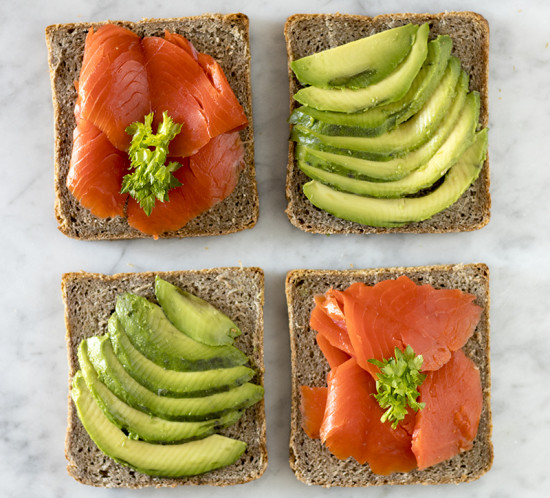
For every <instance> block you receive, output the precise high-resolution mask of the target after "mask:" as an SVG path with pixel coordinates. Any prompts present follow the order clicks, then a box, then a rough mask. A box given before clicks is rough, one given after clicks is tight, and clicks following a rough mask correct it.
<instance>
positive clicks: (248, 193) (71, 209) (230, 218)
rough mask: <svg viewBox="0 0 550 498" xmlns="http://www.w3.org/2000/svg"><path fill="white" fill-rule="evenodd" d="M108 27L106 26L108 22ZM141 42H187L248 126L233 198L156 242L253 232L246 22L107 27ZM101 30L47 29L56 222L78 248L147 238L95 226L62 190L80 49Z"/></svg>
mask: <svg viewBox="0 0 550 498" xmlns="http://www.w3.org/2000/svg"><path fill="white" fill-rule="evenodd" d="M108 22H111V21H108ZM112 22H114V23H115V24H119V25H121V26H124V27H125V28H128V29H130V30H132V31H134V32H136V33H137V34H138V35H140V36H163V35H164V30H165V29H168V30H169V31H172V32H174V33H179V34H182V35H184V36H185V37H186V38H188V39H189V40H190V41H191V42H192V43H193V44H194V46H195V47H196V48H197V50H198V51H200V52H205V53H208V54H210V55H211V56H212V57H214V58H215V59H216V60H217V61H218V62H219V63H220V65H221V66H222V68H223V70H224V72H225V75H226V76H227V79H228V81H229V83H230V85H231V87H232V88H233V91H234V92H235V95H236V96H237V99H238V100H239V102H240V103H241V105H242V106H243V109H244V111H245V113H246V116H247V118H248V122H249V124H248V126H247V127H246V128H245V129H244V130H242V131H241V138H242V140H243V142H244V146H245V169H244V171H243V172H242V173H241V176H240V179H239V182H238V184H237V186H236V188H235V190H234V191H233V193H232V194H231V195H230V196H229V197H228V198H227V199H225V200H224V201H222V202H220V203H219V204H217V205H216V206H214V207H213V208H212V209H210V210H209V211H207V212H205V213H203V214H201V215H199V216H198V217H196V218H194V219H193V220H191V221H189V223H187V224H186V225H185V226H184V227H183V228H181V229H179V230H177V231H174V232H167V233H165V234H162V235H160V236H159V237H161V238H173V237H195V236H202V235H222V234H227V233H232V232H237V231H240V230H244V229H247V228H252V227H253V226H254V225H255V224H256V222H257V220H258V215H259V214H258V212H259V202H258V192H257V187H256V172H255V167H254V130H253V123H252V94H251V86H250V47H249V32H248V17H247V16H245V15H244V14H228V15H222V14H208V15H203V16H195V17H181V18H175V19H144V20H142V21H139V22H135V23H133V22H125V21H112ZM102 24H105V23H78V24H56V25H52V26H48V27H47V28H46V44H47V46H48V61H49V67H50V76H51V84H52V95H53V107H54V132H55V151H54V154H55V178H54V184H55V215H56V218H57V221H58V228H59V230H60V231H61V232H63V233H64V234H65V235H68V236H69V237H73V238H76V239H83V240H95V239H135V238H146V237H150V236H149V235H146V234H144V233H141V232H140V231H138V230H136V229H134V228H132V227H130V226H129V225H128V223H127V222H126V219H125V218H121V217H114V218H108V219H100V218H97V217H95V216H93V215H92V214H91V213H90V212H89V211H88V210H87V209H85V208H83V207H81V206H80V204H79V203H78V201H77V200H76V199H75V198H74V197H73V196H72V194H71V193H70V192H69V191H68V189H67V187H66V184H65V183H66V178H67V173H68V170H69V163H70V159H71V152H72V144H73V130H74V128H75V127H76V122H75V118H74V105H75V102H76V90H75V87H74V82H75V81H77V80H78V77H79V74H80V67H81V64H82V56H83V53H84V42H85V39H86V34H87V33H88V30H89V28H90V27H99V26H101V25H102Z"/></svg>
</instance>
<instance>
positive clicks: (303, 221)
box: [284, 12, 491, 234]
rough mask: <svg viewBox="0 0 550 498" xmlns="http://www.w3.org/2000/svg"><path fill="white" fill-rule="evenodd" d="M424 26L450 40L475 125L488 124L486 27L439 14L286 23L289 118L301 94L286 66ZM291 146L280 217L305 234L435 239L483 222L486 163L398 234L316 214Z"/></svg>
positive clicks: (315, 17) (466, 15) (307, 17)
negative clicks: (475, 105) (454, 195)
mask: <svg viewBox="0 0 550 498" xmlns="http://www.w3.org/2000/svg"><path fill="white" fill-rule="evenodd" d="M425 22H429V23H430V38H435V37H437V36H438V35H442V34H447V35H449V36H450V37H451V38H452V40H453V51H452V54H453V55H455V56H457V57H459V58H460V60H461V62H462V67H463V68H464V69H465V70H466V72H467V73H468V74H469V75H470V90H477V91H479V92H480V96H481V112H480V119H479V124H480V126H481V127H482V128H485V127H486V126H487V124H488V120H489V117H488V116H489V115H488V104H489V97H488V79H489V25H488V23H487V21H486V19H485V18H483V17H482V16H481V15H479V14H476V13H474V12H445V13H441V14H385V15H379V16H376V17H367V16H358V15H344V14H297V15H294V16H291V17H289V18H288V19H287V21H286V24H285V30H284V33H285V39H286V47H287V54H288V63H289V66H288V76H289V80H290V112H292V111H293V110H294V109H295V108H296V107H297V106H298V103H297V102H296V101H295V100H294V99H293V98H292V96H293V95H294V94H295V93H296V92H297V91H298V90H299V89H300V88H301V85H300V83H299V82H298V80H297V79H296V77H295V76H294V73H293V72H292V70H291V69H290V63H291V62H292V61H294V60H296V59H300V58H302V57H305V56H307V55H311V54H314V53H316V52H320V51H322V50H326V49H329V48H334V47H337V46H339V45H343V44H344V43H348V42H351V41H354V40H357V39H359V38H364V37H366V36H370V35H373V34H375V33H378V32H380V31H384V30H386V29H390V28H395V27H398V26H401V25H404V24H408V23H414V24H423V23H425ZM294 151H295V142H293V141H290V142H289V151H288V166H287V179H286V197H287V202H288V204H287V209H286V214H287V216H288V218H289V220H290V222H291V223H292V224H293V225H294V226H296V227H298V228H300V229H301V230H304V231H306V232H313V233H323V234H336V233H361V234H367V233H396V232H401V233H402V232H405V233H440V232H463V231H471V230H477V229H479V228H481V227H483V226H485V225H486V224H487V223H488V222H489V217H490V209H491V199H490V195H489V159H488V158H487V160H486V161H485V165H484V167H483V170H482V172H481V174H480V175H479V178H478V179H477V181H476V182H474V184H473V185H472V186H471V187H470V188H469V189H468V190H467V191H466V192H465V193H464V194H463V195H462V197H461V198H460V199H459V200H458V201H457V202H456V203H455V204H453V205H452V206H451V207H449V208H447V209H445V210H444V211H441V212H440V213H438V214H436V215H435V216H434V217H432V218H430V219H428V220H425V221H422V222H417V223H411V224H408V225H405V226H403V227H398V228H381V227H380V228H379V227H371V226H366V225H361V224H359V223H354V222H351V221H346V220H343V219H340V218H337V217H335V216H333V215H331V214H329V213H327V212H325V211H322V210H320V209H318V208H316V207H315V206H314V205H313V204H311V203H310V202H309V200H308V199H307V197H306V196H305V195H304V194H303V192H302V187H303V185H304V183H306V182H307V181H309V179H308V177H307V176H306V175H305V174H304V173H302V171H301V170H300V168H298V165H297V163H296V160H295V157H294Z"/></svg>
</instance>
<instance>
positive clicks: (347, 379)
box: [320, 358, 416, 475]
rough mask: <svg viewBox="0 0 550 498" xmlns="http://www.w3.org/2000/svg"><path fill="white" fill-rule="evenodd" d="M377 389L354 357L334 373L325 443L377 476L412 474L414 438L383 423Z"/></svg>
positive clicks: (323, 431) (324, 426)
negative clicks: (363, 465) (367, 467)
mask: <svg viewBox="0 0 550 498" xmlns="http://www.w3.org/2000/svg"><path fill="white" fill-rule="evenodd" d="M375 390H376V387H375V382H374V380H373V378H372V377H371V376H370V375H369V374H368V373H367V372H366V371H365V370H364V369H362V368H361V367H360V366H359V365H358V364H357V362H356V361H355V359H354V358H350V359H349V360H348V361H346V362H345V363H342V364H341V365H340V366H338V367H337V368H336V369H335V370H333V371H332V373H331V375H330V376H329V382H328V395H327V402H326V408H325V414H324V418H323V423H322V425H321V429H320V436H321V441H322V442H323V443H324V444H325V445H326V446H327V448H328V449H329V450H330V451H331V453H332V454H333V455H335V456H336V457H338V458H339V459H341V460H345V459H347V458H349V457H353V458H354V459H355V460H357V461H358V462H359V463H361V464H364V463H368V464H369V466H370V467H371V469H372V471H373V472H375V473H377V474H381V475H388V474H391V473H393V472H409V471H411V470H412V469H414V468H415V467H416V459H415V456H414V454H413V452H412V450H411V435H410V434H409V433H408V432H407V431H406V430H404V429H403V428H402V427H400V426H397V428H396V429H392V428H391V425H390V424H387V423H382V422H381V421H380V417H382V414H383V413H384V412H383V410H382V409H381V408H380V406H379V405H378V403H377V401H376V400H375V399H374V397H373V396H372V393H374V392H375Z"/></svg>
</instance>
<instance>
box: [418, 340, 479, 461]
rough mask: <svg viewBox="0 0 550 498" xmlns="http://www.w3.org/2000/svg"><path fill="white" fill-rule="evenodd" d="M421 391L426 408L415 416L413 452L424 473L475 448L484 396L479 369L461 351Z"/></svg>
mask: <svg viewBox="0 0 550 498" xmlns="http://www.w3.org/2000/svg"><path fill="white" fill-rule="evenodd" d="M419 392H420V401H422V402H424V403H426V407H425V408H424V409H423V410H420V411H419V412H418V414H417V415H416V425H415V429H414V433H413V437H412V451H413V453H414V454H415V456H416V460H417V462H418V468H419V469H420V470H422V469H425V468H427V467H431V466H432V465H435V464H437V463H439V462H443V461H445V460H447V459H449V458H451V457H453V456H454V455H456V454H458V453H460V452H463V451H467V450H470V449H471V448H472V446H473V440H474V439H475V437H476V434H477V429H478V425H479V419H480V416H481V409H482V405H483V393H482V391H481V380H480V375H479V370H478V369H477V367H476V366H475V364H474V362H473V361H472V360H470V359H469V358H468V357H467V356H466V355H465V354H464V353H463V352H462V351H461V350H458V351H454V352H453V353H452V356H451V359H450V361H449V362H448V363H446V364H445V365H443V366H442V367H441V368H440V369H439V370H436V371H433V372H429V373H428V375H427V377H426V380H425V381H424V382H423V384H422V385H421V386H420V388H419Z"/></svg>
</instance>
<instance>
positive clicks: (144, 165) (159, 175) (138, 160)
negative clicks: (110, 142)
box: [120, 112, 181, 216]
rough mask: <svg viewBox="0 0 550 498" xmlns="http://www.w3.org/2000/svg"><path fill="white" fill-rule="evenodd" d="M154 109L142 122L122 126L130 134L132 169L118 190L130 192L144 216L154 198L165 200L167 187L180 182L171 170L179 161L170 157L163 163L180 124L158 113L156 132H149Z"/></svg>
mask: <svg viewBox="0 0 550 498" xmlns="http://www.w3.org/2000/svg"><path fill="white" fill-rule="evenodd" d="M153 116H154V113H151V114H147V116H145V119H144V122H143V123H140V122H139V121H136V122H134V123H132V124H131V125H130V126H128V127H127V128H126V133H128V134H129V135H132V142H131V144H130V149H129V150H128V156H129V157H130V161H131V164H130V168H129V169H133V170H134V171H132V172H131V173H128V174H127V175H126V176H125V177H124V178H123V180H122V189H121V191H120V193H121V194H124V193H128V194H130V195H131V196H132V197H133V198H134V199H135V200H136V201H137V202H138V203H139V205H140V206H141V208H142V209H143V210H144V211H145V213H146V214H147V216H149V215H150V214H151V211H152V210H153V208H154V207H155V202H156V199H158V200H159V201H167V200H168V191H169V190H170V189H172V188H174V187H179V186H180V185H181V183H180V182H179V181H178V179H177V178H176V177H175V176H174V175H173V174H172V173H173V172H174V171H176V170H177V169H178V168H179V167H180V166H181V164H180V163H178V162H175V161H172V162H170V163H168V164H166V165H165V162H166V157H167V156H168V145H169V144H170V142H171V141H172V139H173V138H174V137H175V136H176V135H177V134H178V133H179V132H180V131H181V124H177V123H175V122H174V121H173V120H172V118H171V117H170V116H168V113H166V112H163V113H162V123H160V124H159V126H158V129H157V133H156V134H154V133H153V129H152V124H153Z"/></svg>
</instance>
